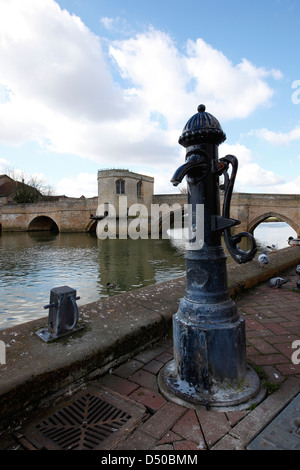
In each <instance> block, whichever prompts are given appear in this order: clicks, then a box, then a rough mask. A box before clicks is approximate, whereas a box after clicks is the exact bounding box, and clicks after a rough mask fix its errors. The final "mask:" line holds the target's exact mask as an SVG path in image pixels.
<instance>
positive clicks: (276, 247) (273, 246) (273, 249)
mask: <svg viewBox="0 0 300 470" xmlns="http://www.w3.org/2000/svg"><path fill="white" fill-rule="evenodd" d="M267 248H269V250H271V251H276V250H278V245H277V244H276V245H275V244H274V243H273V244H272V245H267Z"/></svg>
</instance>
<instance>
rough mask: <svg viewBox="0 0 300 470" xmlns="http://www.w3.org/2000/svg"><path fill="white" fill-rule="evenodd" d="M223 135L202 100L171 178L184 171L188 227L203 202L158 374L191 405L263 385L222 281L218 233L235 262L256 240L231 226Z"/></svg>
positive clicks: (236, 398)
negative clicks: (198, 235)
mask: <svg viewBox="0 0 300 470" xmlns="http://www.w3.org/2000/svg"><path fill="white" fill-rule="evenodd" d="M225 139H226V136H225V134H224V132H223V130H222V128H221V126H220V124H219V122H218V120H217V119H216V118H215V117H214V116H212V115H211V114H209V113H207V112H205V106H204V105H200V106H199V107H198V113H197V114H195V115H194V116H192V117H191V119H190V120H189V121H188V122H187V124H186V126H185V127H184V129H183V132H182V135H181V137H180V138H179V143H180V144H181V145H182V146H184V147H185V148H186V162H185V164H183V165H182V166H181V167H180V168H178V170H177V171H176V172H175V174H174V176H173V178H172V180H171V181H172V182H173V184H174V185H175V186H176V185H177V184H179V183H180V182H181V181H182V180H183V178H184V177H186V179H187V185H188V203H189V206H188V207H190V208H191V211H192V215H191V217H190V220H191V222H190V223H191V224H192V231H193V232H195V231H197V223H198V224H199V221H198V222H197V220H196V219H195V214H196V213H197V207H198V205H203V206H204V211H203V214H204V215H203V220H202V224H203V238H204V239H203V244H202V245H201V247H199V248H197V247H193V239H191V240H190V245H189V247H190V249H188V250H187V253H186V290H185V297H184V298H183V299H181V301H180V305H179V309H178V312H177V313H176V314H175V315H174V317H173V347H174V360H173V361H171V362H170V363H169V364H167V365H166V366H165V367H164V368H163V369H162V371H161V373H160V374H159V387H160V390H161V392H162V393H163V394H164V395H165V396H166V397H167V398H168V399H170V400H172V401H175V402H178V403H184V404H185V405H186V406H190V407H194V406H198V405H201V406H202V405H205V406H206V407H216V409H222V408H224V407H226V408H228V407H234V408H235V409H236V407H237V406H239V408H241V407H248V406H250V404H251V403H252V402H253V401H254V402H255V401H256V402H257V401H259V400H261V399H262V397H261V395H262V393H263V392H261V390H260V382H259V379H258V376H257V375H256V373H255V372H254V371H253V369H252V368H250V367H248V366H247V363H246V336H245V322H244V320H243V319H242V318H240V317H239V315H238V313H237V309H236V305H235V303H234V302H233V300H232V299H231V298H230V296H229V290H228V287H227V270H226V256H225V253H224V250H223V247H222V244H221V235H222V233H224V241H225V243H226V246H227V248H228V251H229V253H230V254H231V256H232V257H233V258H234V260H235V261H237V262H238V263H246V262H248V261H251V260H252V259H253V257H254V255H255V253H256V243H255V239H254V238H253V236H252V235H251V234H250V233H247V232H242V233H240V234H238V235H234V236H233V235H232V234H231V227H233V226H235V225H238V224H239V223H240V222H239V221H238V220H235V219H232V218H230V216H229V213H230V201H231V194H232V191H233V185H234V180H235V177H236V172H237V167H238V161H237V159H236V158H235V157H234V156H232V155H228V156H226V157H225V158H221V159H219V158H218V146H219V145H220V144H221V143H222V142H224V140H225ZM230 166H231V172H230V174H229V170H230ZM221 175H223V176H224V202H223V210H222V214H221V213H220V189H219V177H220V176H221ZM190 233H191V232H190ZM244 237H246V238H247V239H248V243H250V248H249V250H248V251H243V250H242V249H241V248H240V247H239V245H238V244H239V243H240V241H241V239H242V238H244Z"/></svg>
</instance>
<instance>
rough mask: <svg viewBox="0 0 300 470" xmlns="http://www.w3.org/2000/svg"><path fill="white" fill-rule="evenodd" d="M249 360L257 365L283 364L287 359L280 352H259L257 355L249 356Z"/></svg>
mask: <svg viewBox="0 0 300 470" xmlns="http://www.w3.org/2000/svg"><path fill="white" fill-rule="evenodd" d="M251 360H252V361H253V362H254V363H255V364H257V365H258V366H263V365H270V364H276V365H277V364H283V363H285V362H287V361H288V359H287V358H286V357H285V356H282V354H260V355H258V356H251Z"/></svg>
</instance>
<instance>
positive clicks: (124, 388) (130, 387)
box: [99, 374, 139, 395]
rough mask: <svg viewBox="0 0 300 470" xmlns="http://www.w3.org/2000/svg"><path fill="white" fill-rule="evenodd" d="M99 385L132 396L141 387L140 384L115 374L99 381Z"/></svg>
mask: <svg viewBox="0 0 300 470" xmlns="http://www.w3.org/2000/svg"><path fill="white" fill-rule="evenodd" d="M99 384H100V385H103V386H104V387H107V388H110V389H111V390H113V391H114V392H118V393H120V394H124V395H130V393H132V392H133V391H134V390H136V389H137V388H138V387H139V386H138V384H136V383H134V382H130V381H129V380H127V379H123V378H122V377H118V376H117V375H113V374H107V375H105V376H104V377H102V378H101V379H99Z"/></svg>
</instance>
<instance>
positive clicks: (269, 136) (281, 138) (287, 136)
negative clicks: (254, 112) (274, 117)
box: [251, 124, 300, 145]
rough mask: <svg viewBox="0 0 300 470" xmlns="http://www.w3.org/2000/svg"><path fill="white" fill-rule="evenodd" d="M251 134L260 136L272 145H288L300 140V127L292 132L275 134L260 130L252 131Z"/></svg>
mask: <svg viewBox="0 0 300 470" xmlns="http://www.w3.org/2000/svg"><path fill="white" fill-rule="evenodd" d="M251 134H252V135H256V136H258V137H260V138H261V139H263V140H266V141H267V142H270V143H271V144H275V145H288V144H290V143H291V142H293V141H295V140H299V139H300V125H299V124H298V125H297V126H296V127H295V128H294V129H292V130H291V131H290V132H281V131H280V132H274V131H270V130H268V129H259V130H254V131H251Z"/></svg>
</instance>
